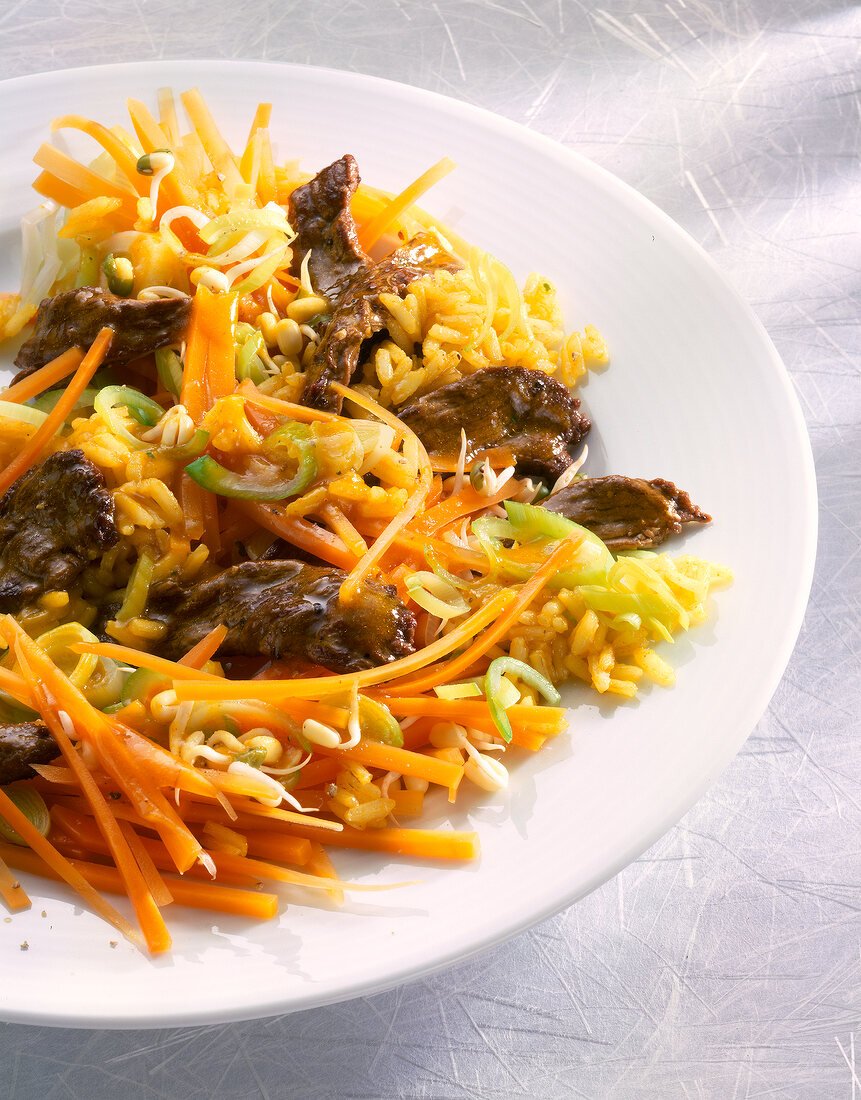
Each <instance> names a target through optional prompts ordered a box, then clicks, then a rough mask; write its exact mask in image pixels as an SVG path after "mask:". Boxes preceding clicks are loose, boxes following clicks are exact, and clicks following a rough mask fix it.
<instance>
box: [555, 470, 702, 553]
mask: <svg viewBox="0 0 861 1100" xmlns="http://www.w3.org/2000/svg"><path fill="white" fill-rule="evenodd" d="M543 504H544V507H545V508H547V509H549V510H550V511H551V512H558V513H559V514H560V515H563V516H566V517H567V518H568V519H573V520H574V521H575V523H579V524H580V525H581V526H582V527H587V528H588V529H589V530H590V531H592V532H594V533H595V534H596V535H597V536H598V537H599V538H600V539H601V540H602V541H603V542H605V543H606V544H607V546H609V547H610V549H611V550H643V549H645V548H647V547H649V546H657V545H658V544H659V543H661V542H663V541H664V539H666V538H667V537H668V536H669V535H671V534H678V533H679V531H681V529H682V525H683V524H685V523H711V518H712V517H711V516H709V515H706V513H705V512H703V511H701V509H699V508H697V506H696V505H695V504H692V503H691V498H690V497H689V496H688V494H687V493H684V492H682V490H681V489H677V488H676V487H675V485H673V483H672V482H671V481H664V480H663V479H662V478H659V477H657V478H654V479H653V480H652V481H644V480H643V479H642V478H636V477H622V476H621V475H619V474H609V475H608V476H607V477H586V478H582V479H581V480H580V481H575V482H572V484H571V485H568V486H566V488H564V489H560V490H559V492H558V493H553V495H552V496H549V497H547V499H546V500H545V501H544V502H543Z"/></svg>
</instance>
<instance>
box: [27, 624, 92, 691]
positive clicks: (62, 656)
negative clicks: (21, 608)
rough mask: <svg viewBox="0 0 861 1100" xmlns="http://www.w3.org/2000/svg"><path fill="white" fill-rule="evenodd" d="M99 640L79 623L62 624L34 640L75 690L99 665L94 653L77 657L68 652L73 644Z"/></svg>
mask: <svg viewBox="0 0 861 1100" xmlns="http://www.w3.org/2000/svg"><path fill="white" fill-rule="evenodd" d="M98 640H99V639H98V638H97V637H96V636H95V634H93V633H91V632H90V631H89V630H87V628H86V627H85V626H83V625H82V624H81V623H76V622H72V623H63V624H62V626H55V627H54V628H53V629H52V630H48V631H46V632H45V633H44V634H40V635H39V637H38V638H37V639H36V641H37V642H38V644H39V645H40V646H41V647H42V649H44V650H45V652H46V653H47V654H48V656H49V657H50V658H51V660H52V661H53V662H54V664H56V665H58V666H59V667H60V668H61V669H62V671H63V672H64V673H65V675H66V676H68V678H69V680H70V681H71V682H72V683H73V684H74V685H75V687H76V688H83V686H84V684H86V683H87V681H88V680H89V679H90V677H91V676H92V675H93V673H94V672H95V670H96V666H97V664H98V663H99V659H98V657H97V656H96V655H95V654H94V653H82V654H80V655H78V654H77V653H73V652H71V651H70V650H69V646H70V645H73V644H74V643H75V642H97V641H98Z"/></svg>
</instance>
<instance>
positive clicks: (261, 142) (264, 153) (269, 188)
mask: <svg viewBox="0 0 861 1100" xmlns="http://www.w3.org/2000/svg"><path fill="white" fill-rule="evenodd" d="M271 117H272V104H271V103H258V105H257V110H256V111H255V112H254V120H253V122H252V123H251V130H250V132H249V134H248V142H247V144H246V148H245V153H244V154H243V157H242V163H241V164H240V170H242V169H244V167H245V163H246V157H248V156H250V157H251V158H252V160H253V159H254V156H255V154H256V157H257V179H256V185H257V198H258V200H259V201H260V204H261V206H265V205H266V203H267V202H270V201H271V200H272V199H274V198H275V192H276V187H275V164H274V162H273V159H272V142H271V141H270V138H269V120H270V118H271ZM242 174H243V177H244V178H245V179H247V180H248V181H249V182H253V181H252V180H251V176H250V174H249V175H246V172H245V171H243V172H242Z"/></svg>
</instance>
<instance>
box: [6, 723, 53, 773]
mask: <svg viewBox="0 0 861 1100" xmlns="http://www.w3.org/2000/svg"><path fill="white" fill-rule="evenodd" d="M57 755H58V749H57V743H56V742H55V741H54V738H53V737H52V736H51V732H50V730H49V729H48V727H47V726H44V725H42V723H41V722H17V723H15V724H14V725H9V726H3V725H0V787H3V786H5V785H6V784H7V783H14V782H15V781H16V780H18V779H30V778H31V777H32V776H33V775H34V774H35V773H34V772H33V769H32V768H31V767H30V765H31V764H47V763H48V762H49V761H51V760H53V759H54V757H55V756H57Z"/></svg>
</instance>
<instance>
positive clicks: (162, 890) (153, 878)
mask: <svg viewBox="0 0 861 1100" xmlns="http://www.w3.org/2000/svg"><path fill="white" fill-rule="evenodd" d="M120 830H121V831H122V834H123V836H124V837H125V838H126V843H127V844H128V846H129V848H130V849H131V853H132V855H133V856H134V857H135V862H136V863H137V865H138V867H140V871H141V874H142V875H143V879H144V882H145V883H146V885H147V889H148V890H149V892H150V895H151V896H152V900H153V903H154V904H155V905H157V906H158V907H159V908H160V909H162V908H164V906H165V905H170V903H171V902H172V901H173V894H172V893H171V892H170V887H169V886H168V885H167V883H166V882H165V880H164V879H163V878H162V876H161V873H160V872H159V869H158V867H156V865H155V863H154V862H153V858H152V856H151V855H150V854H149V851H148V850H147V848H146V846H145V845H144V844H142V843H141V839H140V837H139V836H138V834H137V833H136V832H135V831H134V829H133V828H132V827H131V824H130V823H129V822H128V821H121V822H120Z"/></svg>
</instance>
